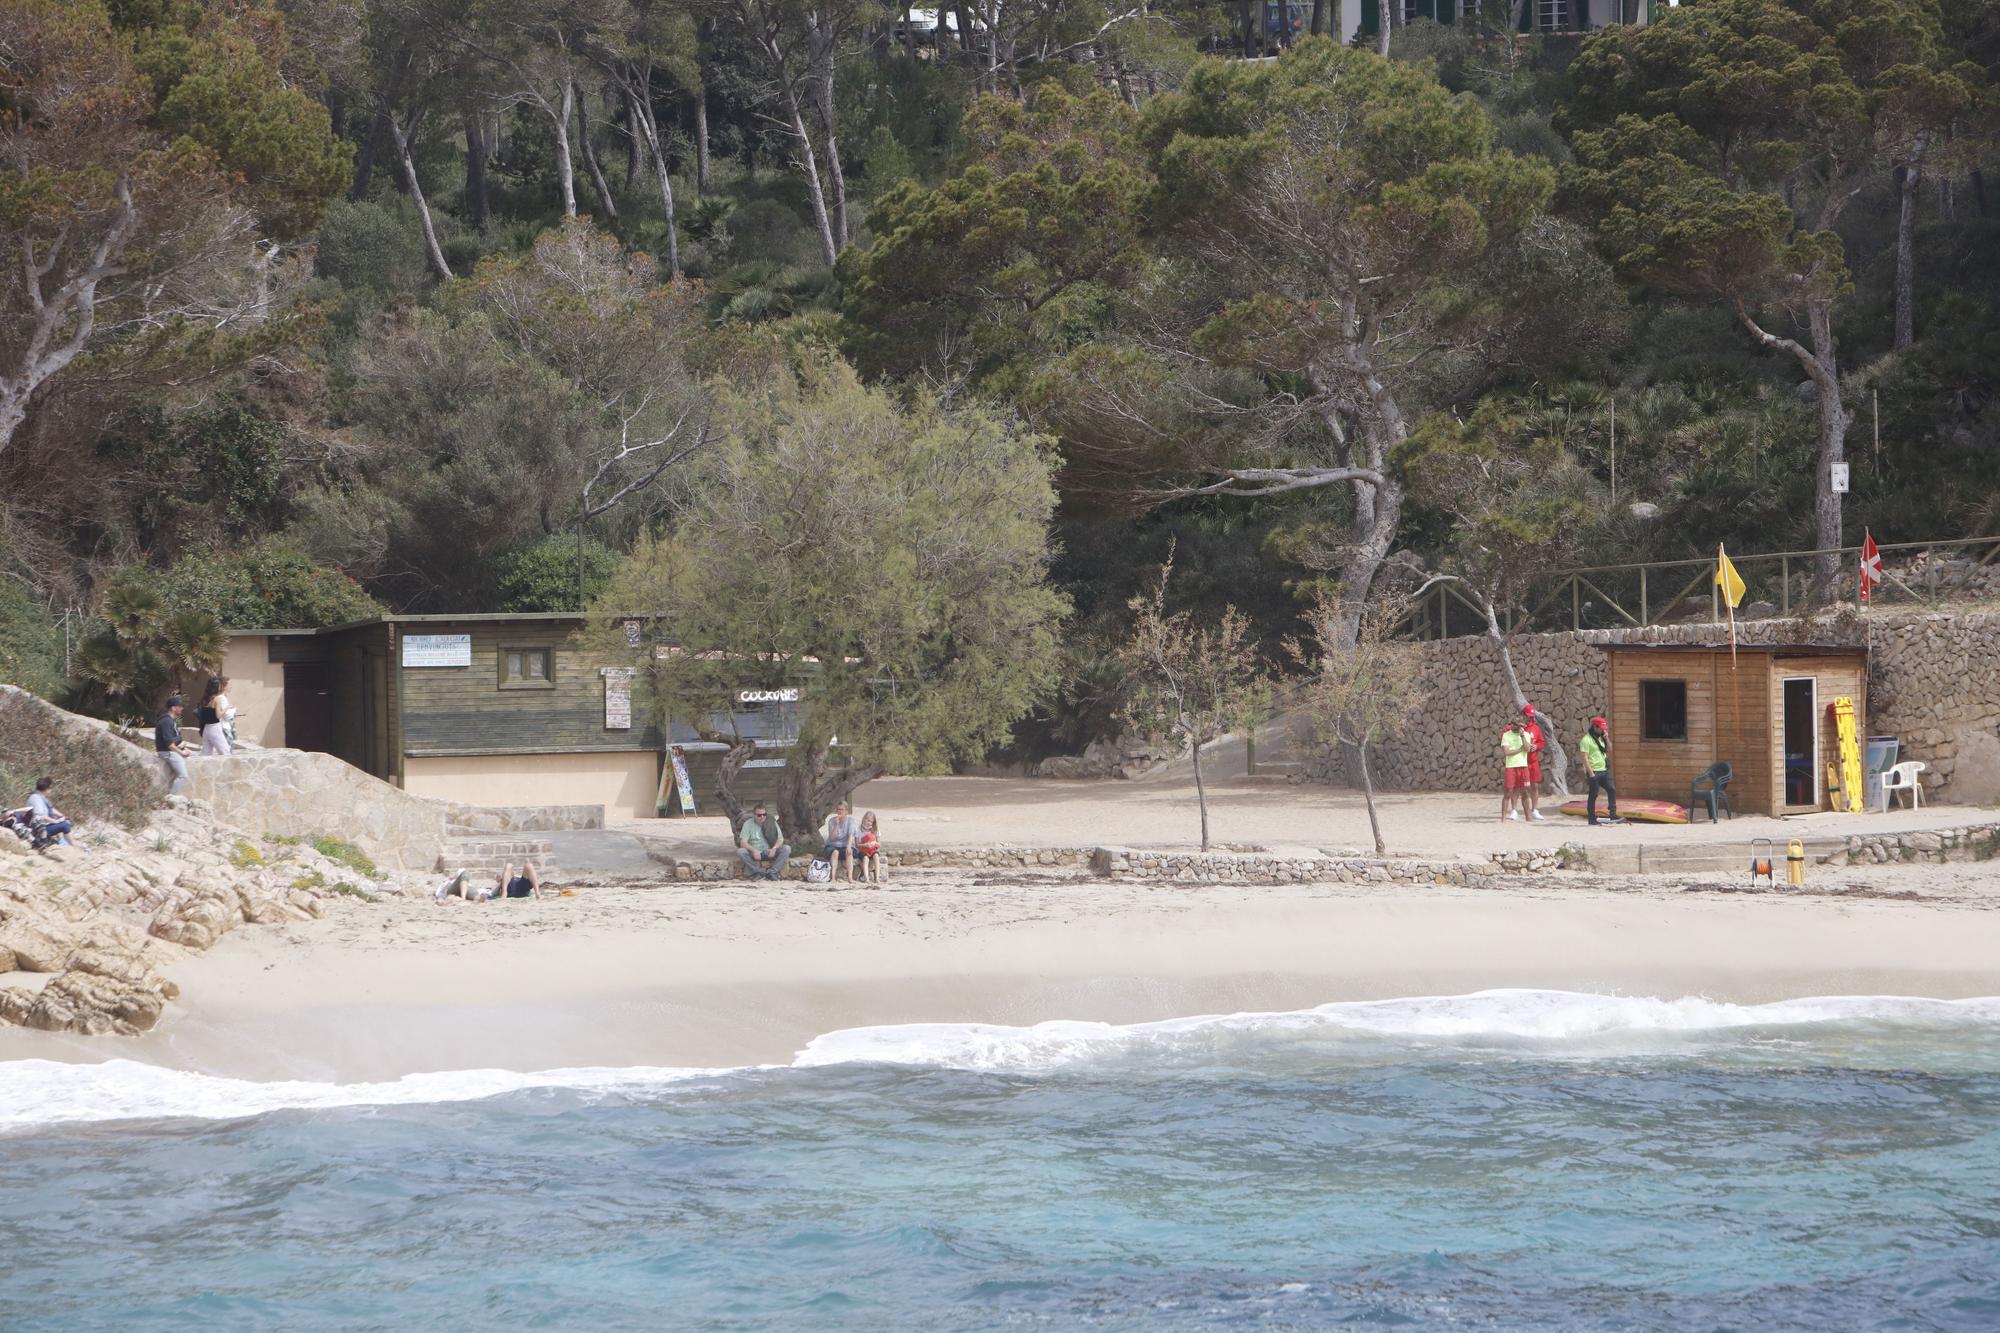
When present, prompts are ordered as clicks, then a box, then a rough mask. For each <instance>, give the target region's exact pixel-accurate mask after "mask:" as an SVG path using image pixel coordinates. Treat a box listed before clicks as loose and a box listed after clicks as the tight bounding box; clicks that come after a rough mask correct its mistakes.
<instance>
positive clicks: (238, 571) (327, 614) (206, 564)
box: [163, 538, 384, 629]
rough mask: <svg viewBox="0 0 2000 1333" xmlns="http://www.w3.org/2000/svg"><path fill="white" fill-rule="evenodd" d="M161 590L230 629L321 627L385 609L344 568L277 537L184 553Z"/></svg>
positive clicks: (175, 601)
mask: <svg viewBox="0 0 2000 1333" xmlns="http://www.w3.org/2000/svg"><path fill="white" fill-rule="evenodd" d="M163 591H164V593H165V596H166V599H167V602H168V604H169V605H170V606H172V607H174V608H175V609H177V610H179V609H191V610H202V611H206V612H208V613H209V614H210V615H213V616H214V617H215V618H216V619H217V620H218V621H220V622H221V623H222V624H223V625H225V626H227V627H228V628H230V629H325V628H327V627H328V626H331V625H345V624H348V623H350V622H352V621H356V620H370V619H373V618H374V617H376V616H379V615H382V614H384V610H383V607H382V604H381V603H380V602H378V601H376V600H375V599H374V598H373V597H370V596H369V595H368V594H367V593H365V592H363V591H362V590H361V585H360V584H358V583H356V582H355V581H354V580H353V579H351V578H349V577H348V576H347V575H346V574H344V573H342V572H341V571H340V570H337V569H329V568H327V567H325V566H323V565H320V564H318V563H317V562H315V561H314V560H313V559H312V558H311V557H310V556H308V555H306V554H305V553H304V552H303V551H300V550H299V549H297V548H296V547H293V546H290V545H288V544H286V543H285V542H283V541H281V540H279V539H277V538H266V539H264V540H262V541H257V542H252V543H251V544H250V545H248V546H246V547H244V548H243V549H242V550H240V551H220V552H214V553H210V554H202V555H191V556H187V557H185V558H183V559H181V560H179V561H177V562H175V564H174V566H173V568H172V569H170V570H168V571H167V574H166V578H165V580H164V583H163Z"/></svg>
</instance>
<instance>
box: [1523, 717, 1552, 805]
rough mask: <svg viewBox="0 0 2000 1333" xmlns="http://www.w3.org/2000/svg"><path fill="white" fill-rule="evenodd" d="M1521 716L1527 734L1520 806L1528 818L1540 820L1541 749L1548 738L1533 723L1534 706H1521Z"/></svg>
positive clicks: (1534, 722) (1538, 726) (1539, 726)
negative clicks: (1525, 781)
mask: <svg viewBox="0 0 2000 1333" xmlns="http://www.w3.org/2000/svg"><path fill="white" fill-rule="evenodd" d="M1521 716H1522V717H1523V718H1526V719H1527V726H1526V731H1527V733H1528V789H1527V790H1526V791H1524V792H1522V793H1521V805H1522V807H1523V808H1524V809H1525V810H1526V811H1527V813H1528V818H1530V819H1540V818H1541V817H1542V812H1541V811H1540V810H1539V809H1537V808H1536V807H1538V806H1539V805H1541V803H1542V747H1543V746H1545V745H1547V744H1548V738H1547V737H1546V736H1544V735H1542V728H1541V724H1540V723H1538V722H1536V721H1535V706H1534V705H1533V704H1522V705H1521Z"/></svg>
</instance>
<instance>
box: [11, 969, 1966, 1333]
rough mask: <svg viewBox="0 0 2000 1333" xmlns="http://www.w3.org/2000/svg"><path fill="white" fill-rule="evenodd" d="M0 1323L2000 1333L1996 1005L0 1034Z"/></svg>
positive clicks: (1542, 1005)
mask: <svg viewBox="0 0 2000 1333" xmlns="http://www.w3.org/2000/svg"><path fill="white" fill-rule="evenodd" d="M0 1326H5V1327H6V1328H9V1329H14V1330H40V1329H47V1330H58V1329H60V1330H71V1329H94V1328H137V1329H148V1328H161V1329H167V1328H200V1329H203V1330H226V1329H237V1328H244V1329H249V1328H258V1329H262V1328H283V1329H290V1330H298V1329H307V1330H311V1329H361V1328H385V1329H387V1328H393V1329H412V1328H415V1329H425V1330H431V1329H458V1328H510V1329H511V1328H592V1329H625V1328H633V1329H641V1328H643V1329H654V1328H741V1329H752V1328H855V1329H869V1330H884V1329H906V1328H921V1329H986V1328H1006V1329H1015V1328H1041V1327H1047V1328H1130V1329H1169V1330H1172V1329H1193V1328H1201V1329H1207V1328H1220V1327H1239V1326H1240V1327H1256V1328H1327V1327H1340V1328H1350V1327H1351V1328H1378V1327H1412V1328H1437V1327H1447V1328H1473V1329H1485V1328H1571V1329H1654V1328H1659V1329H1721V1328H1742V1329H1768V1328H1814V1329H1822V1330H1825V1329H1864V1328H1898V1329H1975V1328H1977V1329H1990V1328H1996V1327H2000V1000H1967V1001H1957V1002H1945V1001H1934V1000H1913V999H1893V998H1889V999H1883V998H1875V999H1870V998H1838V999H1820V1000H1798V1001H1790V1002H1786V1003H1782V1004H1771V1005H1761V1006H1735V1005H1727V1004H1717V1003H1710V1002H1707V1001H1703V1000H1695V999H1687V1000H1678V1001H1667V1000H1646V999H1631V998H1615V997H1606V996H1590V995H1572V994H1562V993H1550V992H1520V991H1507V992H1486V993H1482V994H1479V995H1471V996H1459V997H1450V998H1433V999H1412V1000H1397V1001H1388V1002H1383V1003H1374V1004H1338V1005H1328V1006H1326V1007H1324V1008H1320V1009H1315V1010H1308V1011H1303V1012H1298V1013H1284V1014H1245V1015H1233V1016H1228V1017H1211V1018H1194V1019H1185V1020H1179V1021H1174V1022H1168V1023H1154V1024H1144V1025H1138V1026H1131V1027H1113V1026H1107V1025H1102V1024H1091V1023H1051V1024H1044V1025H1041V1026H1039V1027H1033V1028H1001V1027H988V1026H968V1025H931V1026H918V1027H899V1028H877V1029H866V1030H859V1031H851V1032H840V1033H833V1034H830V1035H828V1036H825V1037H822V1038H820V1039H819V1040H817V1041H815V1042H813V1043H812V1044H811V1045H810V1046H809V1047H807V1049H806V1050H805V1051H803V1052H802V1053H801V1054H800V1055H799V1057H798V1059H797V1060H796V1061H794V1062H793V1063H792V1064H791V1065H788V1066H783V1067H763V1068H748V1069H735V1070H672V1069H574V1070H554V1071H548V1072H543V1073H535V1074H517V1073H508V1072H502V1071H490V1070H489V1071H467V1072H458V1073H438V1074H427V1075H422V1076H413V1077H409V1078H404V1079H401V1080H398V1081H395V1082H390V1083H376V1084H345V1085H342V1084H315V1083H296V1082H294V1083H248V1082H238V1081H233V1080H229V1079H221V1078H213V1077H206V1076H203V1075H199V1074H188V1073H175V1072H169V1071H163V1070H159V1069H155V1068H151V1067H148V1066H144V1065H139V1064H135V1063H132V1062H128V1061H122V1060H112V1061H108V1062H105V1063H102V1064H96V1065H64V1064H57V1063H51V1062H44V1061H16V1062H11V1063H7V1064H0Z"/></svg>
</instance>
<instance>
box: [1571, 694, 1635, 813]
mask: <svg viewBox="0 0 2000 1333" xmlns="http://www.w3.org/2000/svg"><path fill="white" fill-rule="evenodd" d="M1577 748H1578V749H1580V750H1582V751H1583V769H1584V773H1585V775H1586V780H1587V781H1588V783H1589V790H1590V794H1589V796H1588V798H1587V799H1586V800H1585V801H1584V803H1583V813H1584V818H1585V819H1587V820H1588V821H1589V822H1590V823H1592V824H1596V823H1597V822H1598V818H1597V793H1599V792H1603V793H1604V795H1605V796H1606V798H1607V799H1608V801H1609V811H1610V813H1609V815H1608V817H1607V818H1606V819H1605V820H1604V821H1603V822H1604V823H1606V824H1622V823H1624V822H1625V821H1624V820H1622V819H1620V818H1619V817H1618V788H1617V786H1616V784H1614V783H1613V782H1612V781H1611V734H1610V730H1609V729H1608V728H1607V727H1606V725H1605V722H1604V719H1603V718H1601V717H1593V718H1592V719H1590V730H1589V731H1586V732H1584V733H1583V739H1582V740H1580V741H1578V742H1577Z"/></svg>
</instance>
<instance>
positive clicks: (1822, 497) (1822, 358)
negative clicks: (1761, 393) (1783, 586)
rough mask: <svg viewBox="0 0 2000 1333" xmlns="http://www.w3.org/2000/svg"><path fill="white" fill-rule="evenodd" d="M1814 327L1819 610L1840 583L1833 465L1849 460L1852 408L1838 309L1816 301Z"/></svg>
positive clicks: (1815, 597)
mask: <svg viewBox="0 0 2000 1333" xmlns="http://www.w3.org/2000/svg"><path fill="white" fill-rule="evenodd" d="M1809 317H1810V320H1811V324H1812V340H1813V360H1814V362H1815V363H1816V366H1817V370H1816V373H1815V374H1814V376H1813V381H1814V383H1815V385H1816V386H1817V387H1818V389H1819V404H1818V406H1819V476H1818V477H1816V478H1815V479H1814V481H1813V517H1814V520H1815V524H1814V525H1815V528H1816V531H1815V534H1814V538H1813V544H1814V546H1815V547H1816V548H1817V549H1819V550H1820V551H1822V552H1824V554H1822V555H1820V556H1819V557H1817V558H1816V559H1815V560H1814V561H1813V584H1814V591H1813V594H1812V597H1811V601H1812V604H1813V605H1815V606H1825V605H1827V604H1828V603H1830V602H1832V601H1833V599H1834V590H1835V589H1836V588H1837V587H1838V586H1839V583H1840V550H1839V547H1840V542H1841V512H1840V504H1841V497H1840V496H1838V495H1836V494H1835V493H1834V490H1833V465H1834V464H1835V463H1844V462H1846V461H1847V426H1848V416H1847V409H1846V408H1845V407H1844V406H1842V404H1841V401H1840V368H1839V361H1838V356H1839V353H1838V350H1837V348H1836V346H1835V343H1834V339H1833V310H1832V303H1831V302H1830V301H1815V302H1813V304H1812V307H1811V310H1810V311H1809Z"/></svg>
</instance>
